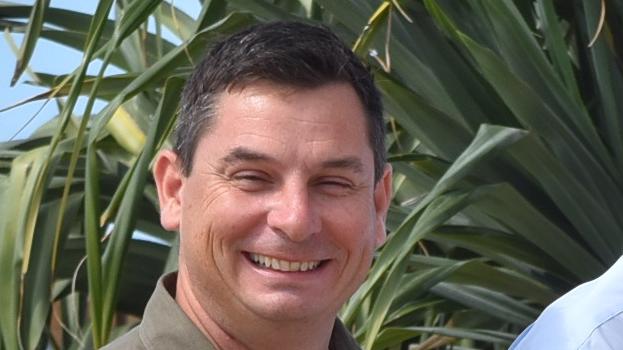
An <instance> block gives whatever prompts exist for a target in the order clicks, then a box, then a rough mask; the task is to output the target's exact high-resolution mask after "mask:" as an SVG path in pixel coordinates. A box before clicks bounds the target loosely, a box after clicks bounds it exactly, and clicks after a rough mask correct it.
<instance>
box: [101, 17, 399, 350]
mask: <svg viewBox="0 0 623 350" xmlns="http://www.w3.org/2000/svg"><path fill="white" fill-rule="evenodd" d="M175 136H176V145H175V148H174V149H173V150H164V151H162V152H161V153H160V154H159V156H158V158H157V160H156V162H155V165H154V177H155V179H156V184H157V187H158V194H159V199H160V206H161V223H162V225H163V226H164V227H165V228H166V229H169V230H178V231H179V232H180V235H181V236H180V237H181V240H180V256H179V271H178V273H177V274H172V275H168V276H165V277H163V279H162V280H161V281H160V282H159V284H158V286H157V287H156V290H155V292H154V295H153V296H152V298H151V299H150V301H149V303H148V305H147V308H146V310H145V315H144V318H143V321H142V323H141V324H140V325H139V326H138V327H136V328H135V329H134V330H133V331H131V332H130V333H129V334H128V335H126V336H124V337H122V338H121V339H119V340H117V341H116V342H114V343H113V344H111V345H110V348H111V349H116V348H119V349H121V348H123V349H210V348H213V349H357V348H358V346H357V344H356V342H355V341H354V340H353V338H352V337H351V336H350V334H349V333H348V332H347V331H346V330H345V328H344V327H343V326H342V324H341V323H340V321H339V320H338V319H337V318H336V316H337V313H338V310H339V309H340V307H341V306H342V304H343V303H344V302H345V301H346V300H347V299H348V298H349V297H350V296H351V295H352V294H353V293H354V292H355V290H356V289H357V288H358V287H359V285H360V284H361V282H362V281H363V280H364V278H365V276H366V273H367V271H368V269H369V267H370V264H371V262H372V257H373V253H374V250H375V249H376V248H377V247H378V246H379V245H381V244H382V242H383V241H384V239H385V224H384V221H385V216H386V213H387V208H388V206H389V201H390V194H391V168H390V166H389V165H387V164H386V163H385V155H384V151H385V150H384V143H383V139H384V122H383V118H382V105H381V101H380V97H379V93H378V91H377V90H376V88H375V87H374V84H373V81H372V77H371V76H370V74H369V72H368V70H367V69H366V68H365V67H364V66H363V65H362V64H361V62H360V61H359V60H358V59H357V58H356V57H355V55H354V54H353V53H352V52H351V51H350V50H349V49H348V48H347V47H346V46H345V45H344V44H343V43H342V42H340V40H339V39H338V38H337V37H336V36H335V35H333V34H332V33H331V32H329V31H328V30H326V29H324V28H320V27H315V26H310V25H306V24H300V23H283V22H280V23H271V24H263V25H259V26H255V27H252V28H249V29H247V30H245V31H243V32H241V33H238V34H235V35H233V36H231V37H229V38H227V39H225V40H224V41H222V42H220V43H218V44H216V45H215V46H214V47H213V48H212V49H211V50H210V51H209V52H208V53H207V55H206V56H205V58H204V59H203V61H202V62H201V63H200V64H199V65H198V66H197V68H196V69H195V71H194V72H193V74H192V76H191V77H190V78H189V80H188V82H187V85H186V87H185V89H184V93H183V97H182V110H181V114H180V120H179V121H178V126H177V129H176V135H175Z"/></svg>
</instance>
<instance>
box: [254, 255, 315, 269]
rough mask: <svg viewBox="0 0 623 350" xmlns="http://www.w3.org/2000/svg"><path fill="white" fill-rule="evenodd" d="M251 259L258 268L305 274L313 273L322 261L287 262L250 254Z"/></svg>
mask: <svg viewBox="0 0 623 350" xmlns="http://www.w3.org/2000/svg"><path fill="white" fill-rule="evenodd" d="M249 258H250V259H251V261H253V262H254V263H255V264H256V265H257V266H261V267H263V268H266V269H271V270H276V271H284V272H304V271H313V270H315V269H316V268H318V266H319V265H320V263H321V262H322V261H320V260H315V261H287V260H281V259H277V258H273V257H270V256H266V255H261V254H254V253H250V254H249Z"/></svg>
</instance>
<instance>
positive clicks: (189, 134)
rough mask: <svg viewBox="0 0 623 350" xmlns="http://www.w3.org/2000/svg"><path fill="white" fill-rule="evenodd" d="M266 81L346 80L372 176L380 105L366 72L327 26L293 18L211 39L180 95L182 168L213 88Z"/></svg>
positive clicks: (380, 137) (188, 164)
mask: <svg viewBox="0 0 623 350" xmlns="http://www.w3.org/2000/svg"><path fill="white" fill-rule="evenodd" d="M260 80H267V81H271V82H274V83H277V84H280V85H287V86H292V87H301V88H303V87H306V88H312V87H318V86H320V85H323V84H327V83H331V82H345V83H347V84H349V85H350V86H351V87H352V88H353V89H354V90H355V92H356V93H357V96H358V97H359V98H360V99H361V103H362V104H363V107H364V109H365V112H366V117H367V119H366V123H367V127H368V137H369V141H370V147H372V150H373V152H374V163H375V164H374V170H375V179H376V180H379V179H380V177H381V175H382V174H383V167H384V165H385V143H384V137H385V124H384V122H383V106H382V103H381V99H380V95H379V92H378V90H377V89H376V87H375V86H374V82H373V79H372V76H371V75H370V73H369V71H368V70H367V69H366V68H365V67H364V66H363V64H362V63H361V61H360V60H359V59H358V58H357V57H356V56H355V55H354V54H353V52H352V51H351V50H350V49H349V48H348V47H346V46H345V45H344V43H342V41H340V39H339V38H338V37H337V36H335V35H334V34H333V33H331V32H330V31H329V30H327V29H325V28H322V27H317V26H312V25H308V24H303V23H296V22H275V23H268V24H260V25H256V26H253V27H250V28H248V29H246V30H243V31H241V32H239V33H238V34H235V35H233V36H230V37H229V38H227V39H226V40H223V41H221V42H220V43H217V44H216V45H215V46H214V47H212V49H211V50H210V51H209V52H208V53H207V54H206V56H205V57H204V58H203V60H202V61H201V63H200V64H199V65H198V66H197V67H196V68H195V70H194V72H193V74H192V75H191V76H190V78H189V80H188V82H187V83H186V87H185V88H184V92H183V94H182V111H181V113H180V118H179V120H178V124H177V128H176V130H175V151H176V152H177V154H178V155H179V157H180V160H181V162H182V166H183V169H184V172H185V173H186V174H189V173H190V171H191V170H192V166H193V164H192V158H193V154H194V151H195V147H196V145H197V140H198V139H199V137H200V135H202V133H204V132H207V131H209V129H210V125H211V123H212V122H213V119H214V117H215V102H216V99H217V97H218V95H219V93H221V92H223V91H225V90H228V89H233V88H240V87H244V86H246V85H249V84H252V83H253V82H256V81H260Z"/></svg>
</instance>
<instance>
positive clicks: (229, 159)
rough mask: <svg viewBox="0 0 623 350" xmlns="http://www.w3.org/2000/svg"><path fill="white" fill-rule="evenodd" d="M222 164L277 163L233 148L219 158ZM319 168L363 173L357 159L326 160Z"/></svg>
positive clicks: (260, 155)
mask: <svg viewBox="0 0 623 350" xmlns="http://www.w3.org/2000/svg"><path fill="white" fill-rule="evenodd" d="M221 160H222V162H223V163H226V164H235V163H238V162H243V161H267V162H274V163H277V159H275V158H274V157H272V156H269V155H268V154H265V153H261V152H258V151H254V150H251V149H248V148H246V147H235V148H234V149H232V150H231V151H230V152H229V153H228V154H227V155H226V156H225V157H223V158H221ZM321 166H322V167H323V168H328V169H347V170H352V171H354V172H356V173H363V168H364V166H363V162H362V161H361V159H359V158H357V157H343V158H335V159H328V160H325V161H323V162H322V164H321Z"/></svg>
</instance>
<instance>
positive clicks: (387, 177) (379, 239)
mask: <svg viewBox="0 0 623 350" xmlns="http://www.w3.org/2000/svg"><path fill="white" fill-rule="evenodd" d="M391 199H392V166H391V165H390V164H385V169H384V170H383V176H382V177H381V179H380V180H379V181H378V183H377V184H376V186H375V188H374V206H375V210H376V227H375V230H376V232H375V235H376V236H375V238H376V247H377V248H378V247H380V246H381V245H382V244H383V243H384V242H385V238H386V233H385V220H386V219H387V211H388V210H389V203H390V202H391Z"/></svg>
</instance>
